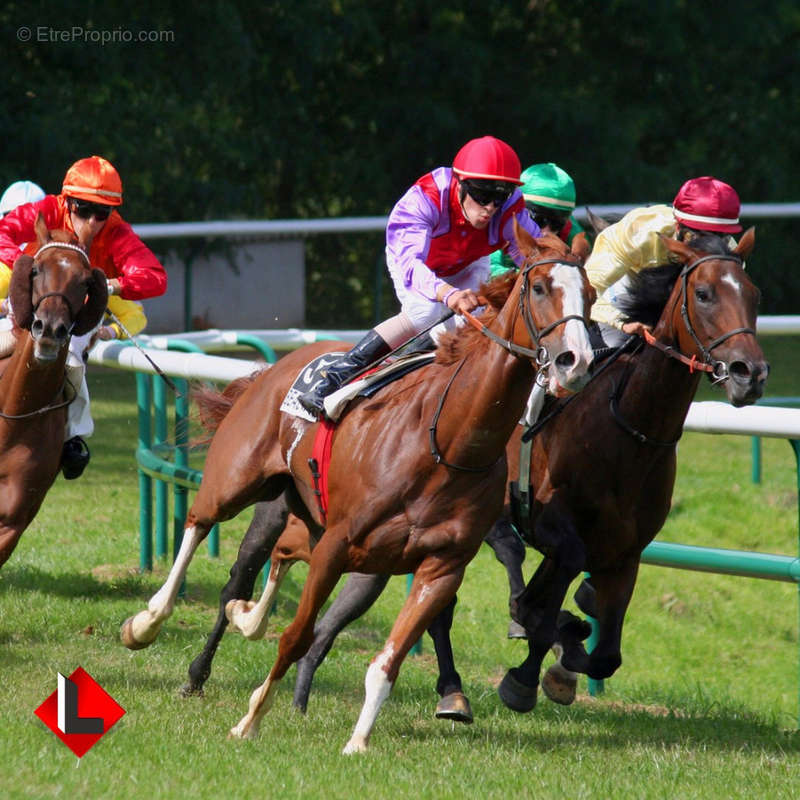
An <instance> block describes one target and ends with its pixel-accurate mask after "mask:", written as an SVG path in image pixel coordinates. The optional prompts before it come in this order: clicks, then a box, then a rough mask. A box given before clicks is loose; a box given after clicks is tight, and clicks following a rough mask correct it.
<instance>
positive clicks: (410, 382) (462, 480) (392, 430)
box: [121, 231, 594, 753]
mask: <svg viewBox="0 0 800 800" xmlns="http://www.w3.org/2000/svg"><path fill="white" fill-rule="evenodd" d="M517 235H518V240H519V244H520V248H521V251H522V252H524V253H525V254H526V266H525V267H524V268H523V269H522V270H521V271H520V273H519V275H518V276H517V275H513V274H512V275H510V276H509V277H508V278H505V279H500V280H498V281H494V282H492V283H490V284H488V285H486V286H484V287H483V294H484V295H485V298H486V300H487V303H488V304H489V305H490V306H491V310H489V311H487V312H486V313H485V314H484V316H483V319H482V323H483V324H480V323H478V327H477V328H476V329H475V330H471V329H467V330H465V331H459V332H455V333H453V334H450V335H447V336H445V337H443V339H442V342H441V343H440V345H439V348H438V350H437V356H436V361H435V363H433V364H431V365H430V366H428V367H426V368H424V369H423V370H420V371H417V372H413V373H410V374H407V375H405V376H403V377H402V378H400V379H399V380H398V381H397V382H396V383H394V384H392V386H391V387H390V389H389V390H387V389H384V390H382V391H380V392H378V393H377V394H376V395H375V396H373V397H371V398H366V399H358V400H356V401H355V402H354V403H353V404H352V405H351V407H350V409H349V410H348V412H347V413H346V414H345V416H344V417H343V418H342V419H341V421H340V422H339V423H338V426H337V428H336V431H335V437H334V439H333V445H332V455H331V459H330V469H329V472H328V478H327V486H328V496H329V504H328V507H327V510H326V511H324V515H325V516H324V520H323V509H322V508H321V507H320V506H319V505H318V500H317V495H316V494H315V491H318V483H317V479H315V477H314V476H313V475H312V467H311V466H310V465H309V457H310V455H311V452H312V447H313V440H314V435H315V434H316V432H317V429H318V427H319V424H320V423H313V424H308V423H305V422H303V421H300V420H298V419H297V418H294V417H291V416H290V415H288V414H285V413H280V412H279V407H280V405H281V402H282V400H283V398H284V397H285V396H286V393H287V391H288V390H289V388H290V387H291V385H292V383H293V381H294V379H295V376H296V375H297V374H298V373H299V372H300V371H301V370H302V369H303V368H304V367H305V365H306V364H307V363H308V362H309V360H310V359H312V358H314V357H316V356H319V355H320V354H322V353H328V352H333V351H335V349H336V347H337V345H336V344H335V343H332V342H321V343H318V344H315V345H308V346H306V347H304V348H300V349H299V350H296V351H294V352H293V353H291V354H289V355H287V356H285V357H284V358H283V359H281V360H280V361H279V362H278V363H277V364H276V365H274V366H273V367H272V368H271V369H269V370H266V371H264V372H263V373H261V374H260V375H258V376H257V377H256V378H254V379H253V380H251V381H249V383H247V385H244V384H243V385H242V391H241V393H240V394H239V395H238V397H237V398H236V400H235V401H234V402H233V404H232V405H231V406H230V409H229V410H228V411H227V413H225V415H224V417H223V419H222V421H221V422H220V424H219V427H218V429H217V431H216V434H215V435H214V437H213V439H212V441H211V445H210V447H209V451H208V455H207V458H206V463H205V467H204V470H203V479H202V481H201V485H200V488H199V490H198V492H197V495H196V497H195V500H194V503H193V505H192V508H191V510H190V512H189V514H188V517H187V522H186V529H185V531H184V536H183V541H182V544H181V547H180V550H179V553H178V556H177V558H176V560H175V563H174V564H173V567H172V569H171V570H170V574H169V576H168V578H167V581H166V582H165V584H164V585H163V586H162V588H161V589H160V590H159V591H158V592H157V593H156V595H154V596H153V597H152V598H151V600H150V602H149V604H148V607H147V609H146V610H144V611H141V612H139V613H138V614H137V615H135V616H134V617H131V618H130V619H128V620H126V622H125V623H124V624H123V627H122V631H121V637H122V640H123V642H124V643H125V644H126V646H128V647H131V648H138V647H143V646H147V645H148V644H149V643H151V642H152V641H153V640H154V639H155V637H156V636H157V634H158V631H159V629H160V627H161V625H162V623H163V621H164V620H165V619H166V618H167V617H168V616H169V615H170V613H171V612H172V608H173V606H174V602H175V597H176V594H177V590H178V587H179V586H180V583H181V581H182V579H183V576H184V574H185V571H186V567H187V565H188V563H189V560H190V559H191V556H192V554H193V553H194V551H195V549H196V548H197V546H198V545H199V543H200V542H201V541H202V539H203V538H205V536H206V535H207V534H208V531H209V529H210V528H211V526H212V524H213V523H214V522H217V521H219V520H222V519H227V518H230V517H231V516H234V515H235V514H236V513H238V512H239V511H240V510H241V509H242V508H243V507H244V506H246V505H248V504H252V503H254V502H256V501H258V500H274V499H276V498H277V497H279V496H280V495H282V494H284V493H286V498H287V501H288V504H289V506H290V508H291V509H292V510H293V511H294V512H295V513H296V514H297V515H298V516H299V517H300V518H301V519H302V520H303V522H305V523H306V524H307V525H308V526H309V528H310V529H311V530H312V532H313V533H315V534H316V533H317V532H320V531H321V529H322V528H323V524H324V528H325V531H324V534H323V535H321V536H320V537H319V541H318V543H317V545H316V547H315V548H314V551H313V554H312V557H311V563H310V566H309V571H308V577H307V579H306V582H305V585H304V587H303V592H302V595H301V598H300V602H299V605H298V609H297V613H296V615H295V618H294V621H293V622H292V623H291V624H290V625H289V626H288V627H287V628H286V630H285V631H284V632H283V634H282V636H281V638H280V642H279V646H278V656H277V659H276V661H275V663H274V665H273V667H272V669H271V670H270V672H269V675H268V677H267V679H266V680H265V682H264V683H263V684H262V685H261V686H260V687H259V688H257V689H256V690H255V692H254V693H253V694H252V696H251V698H250V704H249V708H248V711H247V713H246V714H245V716H244V717H243V718H242V719H241V720H240V722H239V723H238V724H237V725H236V726H235V727H234V728H233V729H232V730H231V736H233V737H237V738H245V737H247V738H249V737H253V736H255V735H256V734H257V732H258V727H259V724H260V721H261V718H262V717H263V715H264V713H266V711H267V710H268V708H269V706H270V705H271V703H272V700H273V698H274V694H275V691H274V690H275V687H276V685H277V683H278V681H280V679H281V678H282V677H283V676H284V674H285V673H286V671H287V669H288V668H289V666H291V664H292V663H294V662H295V661H297V660H298V659H299V658H300V657H301V656H302V655H303V653H304V652H305V651H306V649H307V648H308V646H309V645H310V643H311V640H312V638H313V626H314V621H315V619H316V616H317V614H318V612H319V609H320V608H321V606H322V604H323V603H324V602H325V600H326V599H327V597H328V595H329V594H330V592H331V591H332V590H333V588H334V586H335V585H336V582H337V581H338V578H339V576H340V575H341V574H342V573H343V572H345V571H360V572H377V573H389V572H392V573H398V574H400V573H403V574H404V573H409V572H410V573H413V574H414V580H413V584H412V586H411V590H410V592H409V595H408V598H407V600H406V603H405V604H404V606H403V608H402V610H401V612H400V614H399V616H398V618H397V620H396V622H395V624H394V626H393V629H392V632H391V633H390V635H389V638H388V640H387V642H386V644H385V646H384V648H383V649H382V650H381V652H380V653H379V654H378V655H377V657H376V658H375V659H374V660H373V662H372V664H371V665H370V667H369V669H368V671H367V677H366V681H365V687H366V699H365V703H364V706H363V709H362V713H361V716H360V717H359V720H358V722H357V724H356V727H355V730H354V732H353V735H352V737H351V738H350V740H349V742H348V743H347V745H346V746H345V748H344V752H345V753H353V752H359V751H362V750H364V749H366V746H367V741H368V738H369V735H370V733H371V730H372V727H373V725H374V722H375V718H376V716H377V713H378V710H379V708H380V706H381V704H382V702H383V701H384V700H385V698H386V697H387V696H388V694H389V691H390V689H391V687H392V685H393V683H394V681H395V680H396V678H397V675H398V672H399V669H400V666H401V664H402V661H403V659H404V658H405V656H406V654H407V653H408V650H409V649H410V648H411V646H412V645H413V644H414V642H415V641H416V640H417V639H418V638H419V635H420V633H421V632H422V631H423V630H424V629H425V628H426V627H427V625H428V623H429V622H430V620H432V619H433V618H434V617H435V616H436V614H437V613H438V612H439V611H440V610H441V609H442V608H444V607H445V606H446V605H447V604H448V602H449V601H450V600H451V598H452V597H453V595H454V594H455V592H456V590H457V588H458V586H459V584H460V582H461V579H462V576H463V573H464V569H465V567H466V565H467V563H468V562H469V561H470V559H471V558H472V557H473V556H474V555H475V552H476V551H477V549H478V547H479V546H480V543H481V541H482V539H483V535H484V533H485V531H486V530H487V529H488V527H489V525H490V524H491V522H493V521H494V519H495V518H496V517H497V515H498V514H499V512H500V509H501V507H502V502H503V494H504V486H505V479H506V471H507V470H506V463H505V458H504V453H505V444H506V441H507V439H508V438H509V436H510V435H511V432H512V430H513V428H514V426H515V424H516V421H517V419H518V418H519V416H520V415H521V414H522V412H523V409H524V407H525V403H526V400H527V398H528V395H529V394H530V390H531V387H532V385H533V382H534V379H535V377H536V372H537V369H536V366H535V362H536V361H537V359H538V361H539V362H544V363H546V364H547V365H548V367H547V369H548V370H552V372H550V373H549V380H550V381H551V383H552V385H553V386H552V388H556V385H557V384H560V385H561V386H563V387H564V388H566V389H568V390H575V389H578V388H580V387H581V386H582V385H583V383H584V382H585V380H586V377H587V374H588V369H589V366H590V363H591V360H592V352H591V347H590V345H589V341H588V336H587V332H586V328H585V324H586V321H587V318H588V316H587V315H588V310H589V306H590V300H591V299H593V294H594V292H593V290H592V288H591V287H590V285H589V283H588V281H587V279H586V275H585V273H584V272H583V270H582V267H580V265H579V264H576V263H568V261H567V258H566V257H567V252H568V251H567V250H566V247H565V246H564V245H563V243H562V242H561V241H560V240H558V239H556V238H555V237H543V238H541V239H538V240H536V241H534V240H532V239H531V238H530V237H529V236H527V235H526V234H525V233H524V232H523V231H519V232H518V234H517ZM512 282H513V288H510V287H511V284H512ZM509 288H510V292H509ZM498 345H499V346H498ZM537 353H538V356H537ZM227 401H228V402H229V401H230V397H229V398H227Z"/></svg>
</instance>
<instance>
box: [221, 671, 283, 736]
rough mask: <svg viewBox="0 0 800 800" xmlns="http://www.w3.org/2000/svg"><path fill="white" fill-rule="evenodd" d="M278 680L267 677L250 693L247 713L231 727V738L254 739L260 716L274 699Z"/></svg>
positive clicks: (267, 709) (256, 734)
mask: <svg viewBox="0 0 800 800" xmlns="http://www.w3.org/2000/svg"><path fill="white" fill-rule="evenodd" d="M278 683H279V681H271V680H270V679H269V678H267V679H266V680H265V681H264V683H262V684H261V686H259V687H258V689H256V690H255V691H254V692H253V694H251V695H250V703H249V705H248V707H247V713H246V714H245V715H244V716H243V717H242V718H241V719H240V720H239V722H238V723H237V724H236V725H235V726H234V727H233V728H231V731H230V736H231V738H233V739H255V738H256V736H258V728H259V725H260V724H261V718H262V717H263V716H264V714H266V713H267V711H269V709H270V708H271V706H272V701H273V700H274V699H275V687H276V686H277V685H278Z"/></svg>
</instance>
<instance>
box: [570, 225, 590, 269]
mask: <svg viewBox="0 0 800 800" xmlns="http://www.w3.org/2000/svg"><path fill="white" fill-rule="evenodd" d="M590 249H591V248H590V246H589V240H588V239H587V237H586V234H585V233H584V232H583V231H581V232H580V233H579V234H577V235H576V236H575V237H574V238H573V240H572V244H571V245H570V252H571V253H572V255H573V256H575V258H577V259H578V260H579V261H580V262H581V264H583V263H585V261H586V259H587V258H588V257H589V250H590Z"/></svg>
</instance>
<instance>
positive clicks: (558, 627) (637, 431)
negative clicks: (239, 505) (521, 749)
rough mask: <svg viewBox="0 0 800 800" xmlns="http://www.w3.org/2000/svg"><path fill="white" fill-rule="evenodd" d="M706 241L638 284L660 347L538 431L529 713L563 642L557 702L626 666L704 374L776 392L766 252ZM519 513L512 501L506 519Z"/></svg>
mask: <svg viewBox="0 0 800 800" xmlns="http://www.w3.org/2000/svg"><path fill="white" fill-rule="evenodd" d="M695 241H696V242H697V244H695V245H694V246H693V247H691V248H690V247H687V246H686V245H683V244H680V243H678V242H675V241H674V240H672V239H669V240H666V242H667V245H668V247H669V248H670V250H671V251H672V252H673V253H674V254H675V255H676V256H677V257H678V258H679V259H680V263H679V264H677V265H665V266H664V267H663V268H660V269H655V270H651V269H648V270H644V271H642V272H641V273H640V276H639V279H638V280H637V281H635V282H634V284H633V285H632V286H630V287H629V288H628V292H629V296H628V299H627V301H626V308H625V311H626V313H627V315H628V318H629V319H631V320H636V321H641V322H645V323H646V324H654V325H655V330H654V334H653V337H654V338H653V339H652V340H651V341H650V343H649V345H645V344H644V343H643V342H640V343H639V345H638V347H637V349H636V350H635V352H632V353H630V354H628V353H624V352H623V351H620V352H619V354H618V357H616V358H615V359H614V360H613V361H612V360H609V362H608V364H607V366H603V365H600V366H598V367H597V368H596V375H595V377H593V379H592V380H591V381H590V383H589V384H588V385H587V386H586V387H585V388H584V389H583V390H582V391H581V392H580V393H579V394H578V395H575V396H573V397H571V398H569V399H567V400H561V401H558V402H557V403H556V404H555V405H554V406H553V407H549V408H546V410H545V414H544V419H543V420H542V421H541V423H540V425H541V427H540V429H539V430H538V433H537V435H536V436H535V437H534V438H533V445H532V451H531V452H530V456H529V458H530V462H529V463H530V480H531V483H532V497H533V503H532V505H531V508H530V514H529V518H528V525H524V521H520V520H517V524H518V525H520V526H521V527H523V528H527V529H528V530H529V531H530V535H531V544H532V545H533V546H534V547H536V548H537V549H539V550H540V551H541V552H542V553H543V554H544V556H545V558H544V560H543V561H542V563H541V565H540V566H539V568H538V569H537V571H536V573H535V574H534V576H533V577H532V578H531V581H530V582H529V584H528V586H527V588H526V590H525V591H524V592H523V593H522V595H521V596H518V597H517V604H518V607H517V608H516V609H515V615H516V616H517V618H518V619H519V620H520V621H521V622H523V624H524V625H525V628H526V631H527V633H528V647H529V656H528V659H526V661H525V662H524V663H523V664H522V665H521V666H520V667H518V668H516V669H513V670H511V671H510V672H509V673H508V674H507V675H506V677H505V678H504V680H503V682H502V684H501V686H500V696H501V699H502V700H503V702H505V703H506V705H508V706H509V707H510V708H513V709H514V710H516V711H530V710H532V709H533V708H534V706H535V704H536V698H537V688H538V683H539V673H540V670H541V663H542V659H543V657H544V655H545V653H546V652H547V650H548V649H550V647H551V646H552V645H553V644H556V645H557V649H558V650H559V651H560V653H561V658H560V662H557V663H556V664H555V665H553V667H551V668H550V669H549V670H548V671H547V673H546V675H545V679H543V683H542V685H543V687H544V688H545V691H546V693H547V695H548V697H550V698H551V699H553V700H555V701H556V702H560V703H565V704H568V703H570V702H571V701H572V700H573V699H574V696H575V684H576V678H577V676H576V675H575V673H577V672H583V673H586V674H588V675H589V676H590V677H593V678H597V679H602V678H607V677H609V676H610V675H611V674H613V672H614V671H615V670H616V669H617V668H618V666H619V665H620V664H621V660H622V658H621V653H620V641H621V634H622V625H623V621H624V616H625V612H626V610H627V606H628V602H629V600H630V597H631V596H632V593H633V589H634V585H635V581H636V575H637V571H638V564H639V560H640V556H641V552H642V550H643V549H644V548H645V547H646V546H647V544H649V542H650V541H652V539H653V538H655V536H656V535H657V533H658V532H659V530H661V527H662V526H663V524H664V521H665V519H666V516H667V513H668V511H669V506H670V502H671V497H672V489H673V486H674V480H675V468H676V463H675V456H676V444H677V440H678V438H679V437H680V434H681V431H682V426H683V421H684V419H685V416H686V413H687V412H688V409H689V404H690V403H691V401H692V399H693V397H694V394H695V392H696V389H697V386H698V383H699V380H700V376H701V374H702V372H704V371H705V372H707V373H708V374H709V376H710V377H711V378H712V380H713V381H714V382H718V383H723V384H724V385H725V389H726V392H727V396H728V399H729V401H730V402H731V403H732V404H733V405H735V406H742V405H747V404H751V403H753V402H755V401H756V400H757V399H758V397H760V396H761V394H762V392H763V387H764V383H765V380H766V377H767V374H768V366H767V364H766V363H765V362H764V360H763V354H762V352H761V350H760V348H759V346H758V343H757V341H756V339H755V319H756V308H757V303H758V291H757V289H756V288H755V287H754V286H753V285H752V283H751V282H750V281H749V279H748V277H747V275H746V273H745V272H744V269H743V267H742V264H741V258H742V257H745V256H747V255H749V253H750V252H751V250H752V247H753V242H754V234H753V231H752V229H751V230H750V231H748V232H747V233H746V234H745V235H744V236H743V237H742V240H741V242H740V243H739V246H738V247H737V249H736V251H735V252H734V253H730V252H729V251H728V250H727V248H725V247H724V246H723V245H722V243H721V242H720V240H719V238H718V237H713V236H711V237H705V236H704V237H702V238H701V239H698V240H695ZM576 432H578V434H577V435H576ZM522 438H523V429H522V428H521V427H518V428H517V430H516V431H515V433H514V435H513V436H512V438H511V440H510V442H509V445H508V449H507V455H508V461H509V473H510V475H509V477H510V478H511V479H512V480H514V481H518V480H519V474H520V465H521V462H520V455H519V453H520V448H521V443H522ZM511 519H512V513H511V508H510V506H509V504H507V505H506V507H505V509H504V514H503V517H502V518H501V520H500V523H501V524H506V525H507V524H509V521H510V520H511ZM254 522H255V520H254ZM295 538H296V532H295ZM290 539H291V536H287V541H286V542H284V537H283V536H282V537H281V539H279V540H278V544H277V545H276V553H275V555H274V556H273V558H274V560H275V561H276V562H278V563H277V564H275V565H274V569H277V568H278V566H279V565H280V564H281V563H284V564H288V563H289V561H291V559H292V558H294V557H298V558H303V552H302V547H300V546H298V545H297V543H296V545H295V553H294V554H292V553H291V551H290V550H287V548H286V544H287V543H288V541H289V540H290ZM300 544H302V540H300ZM582 570H588V571H590V572H591V576H592V577H591V582H592V586H593V587H594V593H593V594H592V595H589V602H590V603H591V611H590V613H591V614H592V616H595V617H596V618H597V620H598V625H599V631H598V641H597V645H596V647H595V648H594V649H593V651H592V653H591V654H590V655H587V653H586V651H585V649H584V648H583V645H582V640H583V639H584V638H585V636H586V634H587V633H588V631H587V630H586V629H585V627H586V626H585V623H584V624H583V625H581V624H578V623H580V621H578V620H576V619H575V618H574V617H572V616H571V615H568V614H567V615H566V618H563V617H560V616H559V609H560V607H561V603H562V602H563V599H564V595H565V593H566V589H567V587H568V586H569V584H570V582H571V581H572V580H573V579H574V578H575V577H576V576H577V575H578V574H579V573H580V572H581V571H582ZM387 580H388V576H380V575H359V574H353V575H350V576H349V578H348V581H347V583H346V584H345V585H344V586H343V587H342V590H341V591H340V593H339V594H338V595H337V597H336V599H335V601H334V603H333V604H332V605H331V607H330V608H329V610H328V612H327V613H326V614H325V616H324V617H323V619H322V620H321V621H320V623H319V625H318V626H317V628H316V629H315V637H314V642H313V644H312V646H311V648H310V649H309V651H308V652H307V654H306V655H305V657H304V658H303V659H302V660H301V661H300V662H299V663H298V673H297V682H296V685H295V694H294V703H295V705H296V706H298V707H299V708H301V709H305V707H306V704H307V702H308V694H309V692H310V687H311V681H312V678H313V674H314V671H315V670H316V668H317V667H318V666H319V664H320V663H321V661H322V659H323V658H324V657H325V654H326V653H327V652H328V650H329V649H330V647H331V645H332V643H333V640H334V638H335V636H336V635H337V633H338V632H339V631H340V630H341V629H342V628H343V627H344V626H345V625H346V624H347V623H348V622H350V621H352V620H353V619H355V618H356V617H358V616H360V615H361V614H362V613H364V611H366V610H367V608H369V606H370V605H371V604H372V603H373V602H374V600H375V599H376V598H377V597H378V595H379V594H380V593H381V591H382V590H383V588H384V586H385V585H386V581H387ZM246 608H247V606H246V605H245V604H243V603H242V602H241V601H239V602H234V603H232V604H231V605H230V607H229V612H230V613H231V615H232V617H233V618H234V619H235V620H236V624H237V626H242V625H243V622H240V621H239V620H240V619H241V620H244V619H246V615H245V614H244V613H243V612H244V611H245V610H246ZM584 610H586V611H589V609H588V608H585V609H584ZM452 612H453V605H452V604H451V606H449V607H448V608H447V609H446V610H445V612H443V613H442V614H441V615H440V617H439V618H437V620H434V622H433V623H432V624H431V626H429V632H430V633H431V635H432V636H433V638H434V645H435V648H436V653H437V658H438V661H439V668H440V675H439V680H438V683H437V690H438V692H439V694H440V695H441V700H440V703H439V706H438V707H437V716H441V717H447V718H451V719H456V720H460V721H466V722H469V721H471V712H470V711H469V703H468V701H467V700H466V698H465V697H464V695H463V692H462V687H461V681H460V677H459V676H458V672H457V671H456V668H455V664H454V661H453V656H452V649H451V647H450V641H449V628H450V625H451V623H452ZM564 613H565V612H561V614H562V615H563V614H564ZM245 632H246V631H245Z"/></svg>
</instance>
